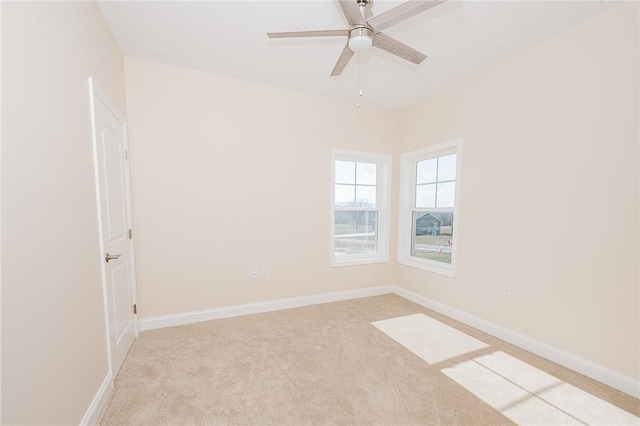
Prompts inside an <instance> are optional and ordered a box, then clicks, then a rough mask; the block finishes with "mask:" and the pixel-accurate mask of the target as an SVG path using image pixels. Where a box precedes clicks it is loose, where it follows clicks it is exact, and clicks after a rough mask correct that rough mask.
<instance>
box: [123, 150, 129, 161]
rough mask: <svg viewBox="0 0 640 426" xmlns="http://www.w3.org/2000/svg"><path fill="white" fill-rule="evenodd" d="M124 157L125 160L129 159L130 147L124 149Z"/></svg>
mask: <svg viewBox="0 0 640 426" xmlns="http://www.w3.org/2000/svg"><path fill="white" fill-rule="evenodd" d="M124 159H125V160H128V159H129V150H128V149H125V150H124Z"/></svg>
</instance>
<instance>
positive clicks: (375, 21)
mask: <svg viewBox="0 0 640 426" xmlns="http://www.w3.org/2000/svg"><path fill="white" fill-rule="evenodd" d="M337 1H338V4H339V5H340V8H341V9H342V13H343V14H344V16H345V17H346V18H347V22H349V28H347V29H344V30H318V31H290V32H279V33H267V35H268V36H269V38H291V37H333V36H347V37H348V40H347V45H346V46H345V47H344V49H343V50H342V54H341V55H340V57H339V58H338V62H337V63H336V65H335V67H334V68H333V71H331V75H332V76H336V75H340V74H341V73H342V71H343V70H344V68H345V67H346V66H347V63H349V60H350V59H351V57H352V56H353V54H354V52H361V51H363V50H366V49H368V48H369V47H371V46H374V47H377V48H378V49H382V50H384V51H387V52H389V53H391V54H393V55H396V56H398V57H400V58H402V59H406V60H407V61H410V62H413V63H414V64H419V63H421V62H422V61H424V60H425V59H426V57H427V56H426V55H424V54H423V53H421V52H418V51H417V50H415V49H412V48H411V47H409V46H407V45H406V44H404V43H401V42H399V41H398V40H396V39H394V38H392V37H389V36H388V35H385V34H383V33H382V31H383V30H386V29H387V28H389V27H391V26H392V25H395V24H397V23H399V22H402V21H404V20H406V19H409V18H411V17H412V16H415V15H417V14H419V13H421V12H424V11H425V10H427V9H431V8H432V7H434V6H437V5H439V4H441V3H444V2H445V1H446V0H409V1H407V2H405V3H402V4H400V5H398V6H396V7H394V8H392V9H389V10H387V11H386V12H383V13H381V14H379V15H377V16H374V17H372V18H367V16H368V15H367V12H368V11H367V9H366V8H367V5H368V4H369V0H337Z"/></svg>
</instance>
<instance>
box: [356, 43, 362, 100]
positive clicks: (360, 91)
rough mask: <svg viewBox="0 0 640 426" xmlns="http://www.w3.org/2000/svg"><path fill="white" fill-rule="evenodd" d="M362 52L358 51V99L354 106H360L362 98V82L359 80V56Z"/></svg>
mask: <svg viewBox="0 0 640 426" xmlns="http://www.w3.org/2000/svg"><path fill="white" fill-rule="evenodd" d="M361 56H362V54H361V53H360V52H358V100H357V102H356V108H360V101H361V99H362V82H361V80H360V57H361Z"/></svg>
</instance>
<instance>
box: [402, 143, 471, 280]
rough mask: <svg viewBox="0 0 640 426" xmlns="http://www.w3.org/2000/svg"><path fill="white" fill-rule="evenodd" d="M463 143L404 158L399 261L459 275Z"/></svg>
mask: <svg viewBox="0 0 640 426" xmlns="http://www.w3.org/2000/svg"><path fill="white" fill-rule="evenodd" d="M461 150H462V141H461V140H456V141H453V142H448V143H444V144H440V145H437V146H434V147H430V148H426V149H423V150H419V151H414V152H410V153H408V154H405V155H403V156H402V159H401V170H400V173H401V181H400V215H399V216H400V224H399V228H398V232H399V235H398V262H399V263H402V264H404V265H408V266H414V267H417V268H421V269H425V270H428V271H433V272H439V273H442V274H445V275H449V276H454V273H455V261H456V248H457V244H456V239H457V238H456V237H457V233H456V229H457V228H456V219H457V210H456V205H457V198H458V196H457V194H458V191H459V185H458V177H459V176H460V153H461Z"/></svg>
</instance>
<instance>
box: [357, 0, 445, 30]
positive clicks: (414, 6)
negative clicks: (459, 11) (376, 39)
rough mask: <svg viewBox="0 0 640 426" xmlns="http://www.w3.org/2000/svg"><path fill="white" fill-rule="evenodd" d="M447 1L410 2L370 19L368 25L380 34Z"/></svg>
mask: <svg viewBox="0 0 640 426" xmlns="http://www.w3.org/2000/svg"><path fill="white" fill-rule="evenodd" d="M445 1H446V0H409V1H407V2H404V3H402V4H401V5H398V6H396V7H394V8H393V9H389V10H387V11H386V12H382V13H381V14H380V15H376V16H374V17H373V18H371V19H369V20H368V21H367V23H368V24H369V25H371V28H373V32H374V33H379V32H380V31H384V30H386V29H387V28H389V27H390V26H392V25H395V24H397V23H399V22H402V21H404V20H405V19H409V18H411V17H412V16H416V15H417V14H419V13H422V12H424V11H425V10H428V9H431V8H432V7H434V6H437V5H439V4H441V3H444V2H445Z"/></svg>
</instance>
